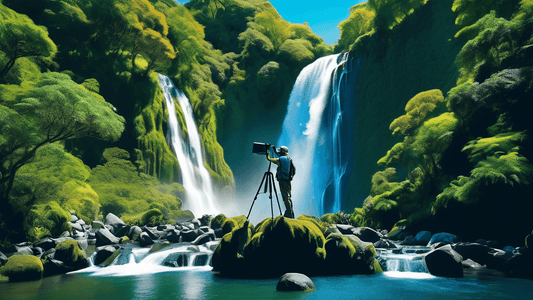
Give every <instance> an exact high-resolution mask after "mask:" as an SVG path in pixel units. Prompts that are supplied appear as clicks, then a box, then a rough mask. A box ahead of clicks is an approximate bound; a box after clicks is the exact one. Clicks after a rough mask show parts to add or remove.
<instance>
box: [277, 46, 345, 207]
mask: <svg viewBox="0 0 533 300" xmlns="http://www.w3.org/2000/svg"><path fill="white" fill-rule="evenodd" d="M347 59H348V54H347V53H342V54H335V55H330V56H326V57H322V58H319V59H317V60H316V61H315V62H314V63H312V64H310V65H308V66H307V67H305V68H304V69H303V70H302V71H301V72H300V75H298V78H297V79H296V83H295V84H294V87H293V89H292V92H291V95H290V98H289V104H288V111H287V115H286V116H285V120H284V122H283V128H282V133H281V135H280V138H279V140H278V145H277V146H278V147H279V146H281V145H285V146H287V147H288V148H289V155H290V156H291V157H292V158H293V160H294V163H295V166H296V176H295V177H294V179H293V182H292V184H293V187H292V196H293V197H292V200H293V203H294V210H295V214H296V215H300V214H308V215H314V216H321V215H323V214H324V213H330V212H338V211H339V210H340V208H341V187H340V179H341V177H342V175H343V174H344V170H345V165H344V164H343V162H342V157H341V145H340V143H341V140H342V137H341V136H340V135H339V133H340V129H341V125H342V109H341V102H340V100H341V99H340V97H339V89H340V86H341V84H340V83H339V82H340V80H342V78H343V77H344V76H345V74H346V72H348V71H347V70H346V69H345V64H346V61H347ZM330 186H331V187H332V188H333V191H332V193H326V189H329V188H328V187H330ZM331 194H333V196H331Z"/></svg>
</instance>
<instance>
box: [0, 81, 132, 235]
mask: <svg viewBox="0 0 533 300" xmlns="http://www.w3.org/2000/svg"><path fill="white" fill-rule="evenodd" d="M11 106H12V107H6V106H1V105H0V208H1V211H2V213H3V214H4V216H5V217H14V214H15V213H16V207H15V206H14V205H12V203H10V201H9V198H10V197H9V195H10V192H11V190H12V188H13V183H14V181H15V176H16V174H17V171H18V170H19V169H20V168H21V167H23V166H24V165H26V164H28V163H29V162H31V161H32V159H33V157H34V156H35V154H36V152H37V150H39V149H40V148H42V147H43V146H45V145H48V144H51V143H55V142H58V141H64V140H67V139H75V138H82V137H95V138H98V139H102V140H108V141H115V140H117V139H118V138H119V137H120V135H121V134H122V131H123V130H124V122H125V121H124V118H123V117H121V116H119V115H117V114H115V112H114V111H113V107H112V106H111V104H109V103H107V102H105V101H104V100H103V98H102V97H101V96H99V95H98V94H96V93H93V92H90V91H88V90H87V89H85V88H84V87H83V86H81V85H78V84H76V83H75V82H73V81H72V80H71V79H70V77H69V76H68V75H65V74H59V73H45V74H43V75H42V77H41V79H40V80H39V82H37V83H36V84H35V86H34V87H33V88H32V89H31V90H29V91H28V92H27V93H26V94H24V95H23V96H22V97H20V100H18V101H16V103H14V104H12V105H11ZM12 226H15V227H14V228H13V229H15V230H20V229H21V228H20V227H21V224H12Z"/></svg>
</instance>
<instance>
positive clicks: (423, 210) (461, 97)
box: [352, 0, 533, 243]
mask: <svg viewBox="0 0 533 300" xmlns="http://www.w3.org/2000/svg"><path fill="white" fill-rule="evenodd" d="M481 2H483V1H458V0H456V1H455V2H454V5H453V9H454V11H455V12H456V13H457V14H458V15H457V20H456V22H457V24H459V25H461V27H459V31H458V32H457V33H456V34H455V38H456V39H457V40H460V41H463V42H464V46H463V48H462V50H461V51H460V52H459V53H458V55H457V58H456V64H457V66H458V68H459V69H460V76H459V80H458V81H457V86H456V87H455V88H453V89H451V90H450V91H449V92H448V95H447V97H446V98H444V97H443V95H442V93H440V91H432V93H431V92H425V93H420V94H418V95H417V96H415V97H414V98H412V99H411V100H410V101H409V102H408V103H407V105H406V109H405V111H406V112H407V114H405V115H403V116H400V117H399V118H396V119H395V120H394V121H393V122H392V123H391V125H390V130H392V131H393V134H396V135H398V134H402V135H404V139H403V141H401V142H399V143H396V144H395V145H394V146H393V147H392V148H391V149H390V150H389V151H388V152H387V154H386V156H384V157H383V158H382V159H380V160H379V162H378V165H379V166H380V167H382V168H384V169H383V170H381V171H378V172H377V173H375V175H374V176H373V178H372V187H371V190H370V196H369V197H368V198H367V199H366V200H365V202H364V203H363V206H362V207H360V208H356V209H355V210H354V212H353V213H352V222H353V223H355V224H357V225H360V226H363V225H367V226H368V225H370V226H376V227H385V228H392V227H393V225H394V224H396V226H406V225H407V226H408V229H411V230H414V231H415V232H416V230H421V229H424V230H428V229H431V230H444V231H449V232H454V233H456V234H459V235H461V236H463V237H464V238H479V237H483V238H493V239H497V240H500V241H505V242H510V243H519V242H520V241H519V240H516V236H519V237H522V236H525V235H527V233H528V232H529V228H531V226H533V224H532V222H531V221H526V220H527V219H528V217H527V216H528V214H529V213H530V211H531V209H532V205H531V203H530V202H529V201H527V200H526V199H527V198H528V195H530V194H531V192H532V188H531V176H532V175H533V166H532V165H531V163H530V160H531V159H532V158H533V154H532V150H533V148H532V144H531V142H530V140H529V132H530V131H531V130H532V129H533V128H532V126H531V122H528V121H526V119H527V118H528V117H527V116H526V113H525V111H530V110H531V109H532V106H531V101H529V99H530V97H531V89H530V84H531V82H533V81H532V79H533V77H532V76H533V75H532V70H531V68H530V67H529V66H530V65H531V59H530V58H529V57H528V55H529V54H527V53H529V52H528V51H529V48H530V43H531V36H532V32H533V29H532V28H531V26H529V24H530V21H529V20H530V19H531V16H532V15H533V14H532V13H533V9H532V8H533V3H532V2H531V1H520V3H518V1H486V2H483V3H481ZM511 4H512V5H511ZM428 5H429V3H428ZM491 10H492V11H491ZM406 20H407V19H406ZM402 25H403V24H400V26H402ZM400 26H398V27H400ZM376 38H377V37H376ZM367 43H368V41H367ZM358 51H364V48H360V49H359V50H358ZM475 81H479V83H478V82H475ZM436 92H437V93H436ZM431 94H434V96H430V95H431ZM444 104H446V108H447V110H448V111H447V112H443V110H444V109H445V107H444V106H445V105H444ZM393 167H400V168H398V169H395V168H393ZM402 178H403V181H402ZM398 179H400V181H398ZM451 219H453V221H451ZM511 228H519V229H518V230H519V231H520V233H521V234H517V235H516V236H515V235H512V236H511V235H509V234H508V232H509V230H511ZM522 234H523V235H522Z"/></svg>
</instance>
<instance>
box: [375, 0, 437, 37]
mask: <svg viewBox="0 0 533 300" xmlns="http://www.w3.org/2000/svg"><path fill="white" fill-rule="evenodd" d="M426 1H427V0H408V1H402V0H369V1H368V4H367V5H368V8H370V9H372V10H373V11H375V13H376V16H375V18H374V26H375V27H376V29H377V30H387V29H390V28H392V27H393V26H395V25H396V24H398V23H400V22H401V21H402V20H403V18H405V17H406V16H408V15H409V14H411V13H412V12H413V11H414V10H415V9H417V8H419V7H420V6H422V5H424V4H425V3H426Z"/></svg>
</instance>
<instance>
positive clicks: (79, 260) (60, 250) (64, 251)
mask: <svg viewBox="0 0 533 300" xmlns="http://www.w3.org/2000/svg"><path fill="white" fill-rule="evenodd" d="M55 249H56V252H55V259H57V260H60V261H62V262H64V263H65V264H66V265H68V266H85V265H86V264H87V261H86V260H87V256H86V254H85V251H83V249H82V248H81V245H80V243H79V242H78V241H76V240H66V241H63V242H61V243H59V244H58V245H57V246H56V248H55Z"/></svg>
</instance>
